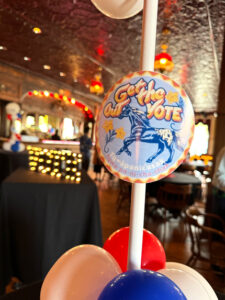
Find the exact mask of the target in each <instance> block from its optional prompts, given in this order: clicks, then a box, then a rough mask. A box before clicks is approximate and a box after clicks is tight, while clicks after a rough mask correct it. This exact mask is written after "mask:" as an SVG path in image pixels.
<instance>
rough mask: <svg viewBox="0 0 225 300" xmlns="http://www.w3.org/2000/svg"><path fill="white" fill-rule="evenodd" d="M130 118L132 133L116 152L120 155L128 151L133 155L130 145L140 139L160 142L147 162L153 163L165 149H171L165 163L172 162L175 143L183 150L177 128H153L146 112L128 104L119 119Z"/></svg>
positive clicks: (155, 142) (151, 142) (148, 141)
mask: <svg viewBox="0 0 225 300" xmlns="http://www.w3.org/2000/svg"><path fill="white" fill-rule="evenodd" d="M123 118H129V120H130V123H131V134H130V136H129V137H127V138H125V139H124V141H123V147H122V148H120V150H119V151H118V152H117V153H116V154H117V155H120V154H121V153H122V152H124V151H125V152H126V153H127V154H128V155H129V156H131V152H130V150H129V149H128V147H129V146H130V145H131V144H132V143H133V142H135V141H140V142H144V143H150V144H153V143H154V144H158V150H157V152H156V153H155V154H153V155H152V156H150V157H149V158H148V159H147V160H146V162H147V163H151V162H152V161H153V160H154V159H155V158H156V157H157V156H159V155H160V154H161V153H162V152H163V151H164V149H165V147H166V149H168V151H169V157H168V159H167V160H166V161H165V162H164V164H167V163H170V162H171V161H172V159H173V155H174V151H175V150H174V145H176V147H177V149H178V150H180V151H183V150H184V149H183V148H181V147H180V146H179V145H178V144H177V136H176V133H175V130H173V129H172V128H171V129H166V128H153V127H150V126H149V123H148V121H149V120H148V119H147V117H146V115H145V113H144V112H142V111H140V110H138V109H136V108H132V107H131V106H130V105H126V106H125V107H124V108H123V110H122V113H121V114H120V116H119V119H123Z"/></svg>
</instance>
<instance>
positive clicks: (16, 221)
mask: <svg viewBox="0 0 225 300" xmlns="http://www.w3.org/2000/svg"><path fill="white" fill-rule="evenodd" d="M0 200H1V202H0V204H1V205H0V234H1V239H0V265H1V270H0V272H1V273H0V285H1V291H3V286H4V285H5V284H6V283H7V282H8V280H9V279H10V277H11V276H12V275H13V276H16V277H18V278H19V279H20V280H21V281H22V282H24V283H31V282H34V281H36V280H39V279H43V278H44V277H45V275H46V273H47V272H48V271H49V269H50V268H51V266H52V265H53V264H54V263H55V261H56V260H57V259H58V258H59V257H60V256H61V255H62V254H63V253H64V252H65V251H66V250H68V249H70V248H72V247H74V246H76V245H80V244H96V245H99V246H101V245H102V234H101V222H100V211H99V202H98V193H97V188H96V185H95V183H94V182H93V181H92V180H91V179H90V178H89V177H88V175H87V174H86V173H85V172H82V181H81V183H80V184H75V183H67V182H65V181H62V180H58V179H56V178H53V177H51V176H49V175H44V174H38V173H33V172H30V171H28V170H23V169H18V170H16V171H15V172H14V173H12V174H11V175H10V176H9V177H8V178H7V179H6V180H4V181H3V183H2V186H1V194H0Z"/></svg>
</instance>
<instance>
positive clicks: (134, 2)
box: [91, 0, 144, 19]
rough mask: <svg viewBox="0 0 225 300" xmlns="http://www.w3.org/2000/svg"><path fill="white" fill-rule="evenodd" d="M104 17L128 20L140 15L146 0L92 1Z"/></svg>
mask: <svg viewBox="0 0 225 300" xmlns="http://www.w3.org/2000/svg"><path fill="white" fill-rule="evenodd" d="M91 2H92V3H93V4H94V5H95V7H96V8H97V9H98V10H99V11H100V12H101V13H103V14H104V15H106V16H108V17H110V18H113V19H126V18H130V17H133V16H134V15H136V14H138V13H139V12H140V11H141V10H142V9H143V5H144V0H91Z"/></svg>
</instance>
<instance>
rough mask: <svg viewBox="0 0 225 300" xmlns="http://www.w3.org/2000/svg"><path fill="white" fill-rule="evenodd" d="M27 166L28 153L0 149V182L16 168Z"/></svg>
mask: <svg viewBox="0 0 225 300" xmlns="http://www.w3.org/2000/svg"><path fill="white" fill-rule="evenodd" d="M21 167H24V168H26V167H27V168H28V153H27V151H23V152H10V151H5V150H0V182H2V181H3V180H4V179H5V178H6V177H7V176H9V175H10V174H11V173H12V172H13V171H15V170H16V169H17V168H21Z"/></svg>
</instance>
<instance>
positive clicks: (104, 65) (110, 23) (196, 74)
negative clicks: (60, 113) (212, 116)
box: [0, 0, 225, 112]
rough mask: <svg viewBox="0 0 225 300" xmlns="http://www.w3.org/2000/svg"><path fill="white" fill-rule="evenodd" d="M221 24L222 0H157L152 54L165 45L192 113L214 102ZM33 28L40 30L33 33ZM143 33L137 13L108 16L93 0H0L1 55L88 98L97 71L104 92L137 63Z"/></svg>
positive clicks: (214, 105)
mask: <svg viewBox="0 0 225 300" xmlns="http://www.w3.org/2000/svg"><path fill="white" fill-rule="evenodd" d="M224 23H225V0H214V1H207V0H205V1H204V0H203V1H202V0H195V1H194V0H159V12H158V25H157V47H156V53H159V52H160V49H161V48H160V46H161V45H162V44H163V43H167V44H168V53H169V54H170V55H171V56H172V57H173V61H174V65H175V66H174V69H173V71H172V72H170V73H165V75H167V76H169V77H171V78H172V79H174V80H175V81H177V82H178V83H179V84H181V85H182V86H183V88H184V89H185V90H186V92H187V93H188V95H189V97H190V98H191V101H192V103H193V106H194V109H195V111H196V112H213V111H215V110H216V108H217V96H218V85H219V74H220V65H221V59H222V57H221V56H222V48H223V38H224ZM36 26H37V27H40V28H41V30H42V34H34V33H33V31H32V28H33V27H36ZM165 28H166V29H168V31H167V33H168V32H169V34H163V32H164V33H165V31H163V29H165ZM141 31H142V12H141V13H139V14H138V15H136V16H134V17H132V18H129V19H124V20H116V19H111V18H109V17H106V16H104V15H102V14H101V13H100V12H99V11H98V10H97V9H96V8H95V7H94V6H93V4H92V3H91V1H90V0H28V1H27V0H0V46H3V47H6V48H7V50H1V51H0V61H1V62H6V63H10V64H11V65H16V66H19V67H22V68H24V69H26V70H29V71H32V72H36V73H39V74H41V75H44V76H48V77H50V78H52V79H54V80H57V81H59V82H63V83H66V84H68V85H69V86H71V87H72V88H73V89H74V90H76V91H78V92H81V93H85V94H86V95H87V98H89V96H90V95H89V88H88V85H89V84H90V81H91V79H93V78H94V75H95V74H96V73H99V72H100V73H101V74H102V81H103V84H104V87H105V91H107V90H108V89H109V88H110V87H111V86H112V85H113V83H115V81H117V80H118V79H119V78H120V77H122V76H124V75H126V74H128V73H130V72H133V71H137V70H138V69H139V60H140V44H141ZM24 57H29V58H30V59H31V60H30V61H25V60H24ZM43 65H49V66H51V69H50V70H46V69H44V68H43ZM60 72H63V73H65V74H61V75H65V76H60ZM102 98H103V96H99V97H98V100H99V102H101V101H102Z"/></svg>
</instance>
